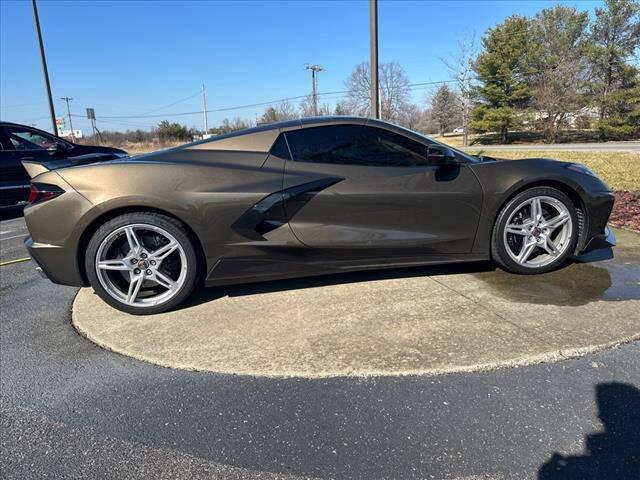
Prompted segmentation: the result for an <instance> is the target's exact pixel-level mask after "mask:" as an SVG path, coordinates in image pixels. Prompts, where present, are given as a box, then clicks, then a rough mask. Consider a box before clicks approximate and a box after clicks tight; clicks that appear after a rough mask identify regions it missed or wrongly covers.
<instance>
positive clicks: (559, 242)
mask: <svg viewBox="0 0 640 480" xmlns="http://www.w3.org/2000/svg"><path fill="white" fill-rule="evenodd" d="M578 233H579V232H578V217H577V213H576V209H575V206H574V205H573V202H572V201H571V199H570V198H569V197H567V195H565V194H564V193H563V192H561V191H559V190H557V189H555V188H550V187H534V188H531V189H529V190H525V191H523V192H521V193H519V194H518V195H516V196H515V197H514V198H513V199H511V200H510V201H509V202H508V203H507V204H506V205H505V206H504V207H503V209H502V210H501V211H500V213H499V215H498V217H497V219H496V222H495V225H494V229H493V234H492V240H491V253H492V255H493V259H494V260H495V261H496V262H497V263H498V265H500V266H501V267H502V268H503V269H505V270H508V271H510V272H514V273H521V274H534V273H543V272H548V271H551V270H554V269H556V268H558V267H560V266H562V265H563V264H564V263H565V262H566V260H567V259H568V258H569V256H570V255H571V254H572V252H573V251H574V250H575V247H576V243H577V241H578Z"/></svg>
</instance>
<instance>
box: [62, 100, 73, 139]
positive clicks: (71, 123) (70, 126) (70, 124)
mask: <svg viewBox="0 0 640 480" xmlns="http://www.w3.org/2000/svg"><path fill="white" fill-rule="evenodd" d="M60 100H64V101H65V102H67V114H68V115H69V128H70V129H71V141H72V142H75V141H76V137H75V135H74V134H73V122H72V121H71V109H70V108H69V102H70V101H71V100H73V98H70V97H62V98H60Z"/></svg>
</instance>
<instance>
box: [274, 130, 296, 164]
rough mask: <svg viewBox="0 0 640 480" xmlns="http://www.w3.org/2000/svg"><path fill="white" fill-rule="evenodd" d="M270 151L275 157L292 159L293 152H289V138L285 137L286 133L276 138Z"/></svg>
mask: <svg viewBox="0 0 640 480" xmlns="http://www.w3.org/2000/svg"><path fill="white" fill-rule="evenodd" d="M269 153H270V154H271V155H273V156H275V157H278V158H282V159H285V160H291V154H290V153H289V146H288V145H287V140H286V139H285V138H284V133H281V134H280V136H279V137H278V138H277V139H276V141H275V142H274V144H273V146H272V147H271V150H270V151H269Z"/></svg>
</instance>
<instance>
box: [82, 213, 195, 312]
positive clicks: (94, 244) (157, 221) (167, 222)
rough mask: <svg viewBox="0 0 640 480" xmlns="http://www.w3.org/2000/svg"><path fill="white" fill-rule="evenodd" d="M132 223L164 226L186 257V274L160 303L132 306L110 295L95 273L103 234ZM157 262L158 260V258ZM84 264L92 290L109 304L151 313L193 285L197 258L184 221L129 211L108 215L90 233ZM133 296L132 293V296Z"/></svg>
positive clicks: (179, 300)
mask: <svg viewBox="0 0 640 480" xmlns="http://www.w3.org/2000/svg"><path fill="white" fill-rule="evenodd" d="M132 224H147V225H153V226H156V227H159V228H161V229H164V230H165V231H166V232H168V233H169V234H171V235H172V236H173V237H174V238H175V240H176V241H177V242H178V243H179V244H180V246H181V247H182V249H183V251H184V255H185V258H186V274H185V277H184V281H183V283H182V285H181V286H180V287H179V289H178V290H177V292H176V293H175V294H174V295H173V296H172V297H171V298H168V299H167V300H166V301H165V302H164V303H161V304H159V305H150V306H135V305H129V304H127V303H124V302H122V301H120V300H118V299H117V298H114V297H113V296H112V295H111V294H110V293H109V292H108V291H107V290H106V289H105V288H104V287H103V285H102V284H101V282H100V280H99V278H98V275H97V273H96V255H97V253H98V249H99V247H100V245H101V243H102V242H103V240H104V239H105V238H107V236H109V235H110V234H111V233H112V232H114V231H115V230H117V229H119V228H121V227H124V226H127V225H132ZM159 263H160V262H159ZM85 268H86V272H87V277H88V279H89V283H90V284H91V286H92V287H93V289H94V291H95V292H96V293H97V294H98V295H99V296H100V298H102V300H104V301H105V302H106V303H108V304H109V305H111V306H112V307H114V308H116V309H118V310H121V311H123V312H127V313H131V314H133V315H152V314H155V313H162V312H166V311H168V310H171V309H173V308H175V307H176V306H178V305H179V304H180V303H182V302H183V301H184V300H185V299H186V298H187V297H189V295H191V293H192V292H193V290H194V289H195V287H196V285H197V282H198V262H197V255H196V252H195V249H194V246H193V244H192V242H191V239H190V237H189V234H188V232H187V230H186V229H185V227H184V225H183V224H182V223H181V222H180V221H178V220H176V219H174V218H171V217H168V216H166V215H162V214H159V213H153V212H133V213H126V214H123V215H120V216H118V217H115V218H112V219H111V220H109V221H107V222H106V223H105V224H103V225H102V226H101V227H100V228H98V230H97V231H96V232H95V233H94V234H93V236H92V237H91V240H90V241H89V245H88V246H87V251H86V255H85ZM134 298H135V297H134Z"/></svg>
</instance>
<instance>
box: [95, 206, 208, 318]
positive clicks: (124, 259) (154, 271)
mask: <svg viewBox="0 0 640 480" xmlns="http://www.w3.org/2000/svg"><path fill="white" fill-rule="evenodd" d="M196 262H197V257H196V253H195V251H194V248H193V245H192V243H191V240H190V239H189V235H188V233H187V231H186V230H185V228H184V226H183V225H182V224H181V223H180V222H179V221H177V220H175V219H173V218H170V217H167V216H165V215H160V214H157V213H151V212H135V213H127V214H124V215H121V216H118V217H115V218H113V219H111V220H109V221H108V222H106V223H105V224H104V225H102V226H101V227H100V228H98V230H97V231H96V232H95V233H94V234H93V237H92V238H91V240H90V241H89V245H88V247H87V253H86V258H85V267H86V271H87V276H88V278H89V282H90V283H91V286H92V287H93V289H94V290H95V292H96V293H97V294H98V295H99V296H100V297H101V298H102V299H103V300H104V301H105V302H107V303H108V304H109V305H111V306H112V307H115V308H117V309H118V310H122V311H124V312H128V313H132V314H135V315H144V314H154V313H160V312H164V311H167V310H170V309H171V308H173V307H175V306H177V305H178V304H179V303H180V302H182V301H183V300H184V299H186V298H187V297H188V296H189V295H190V294H191V292H192V291H193V289H194V287H195V285H196V280H197V263H196Z"/></svg>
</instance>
